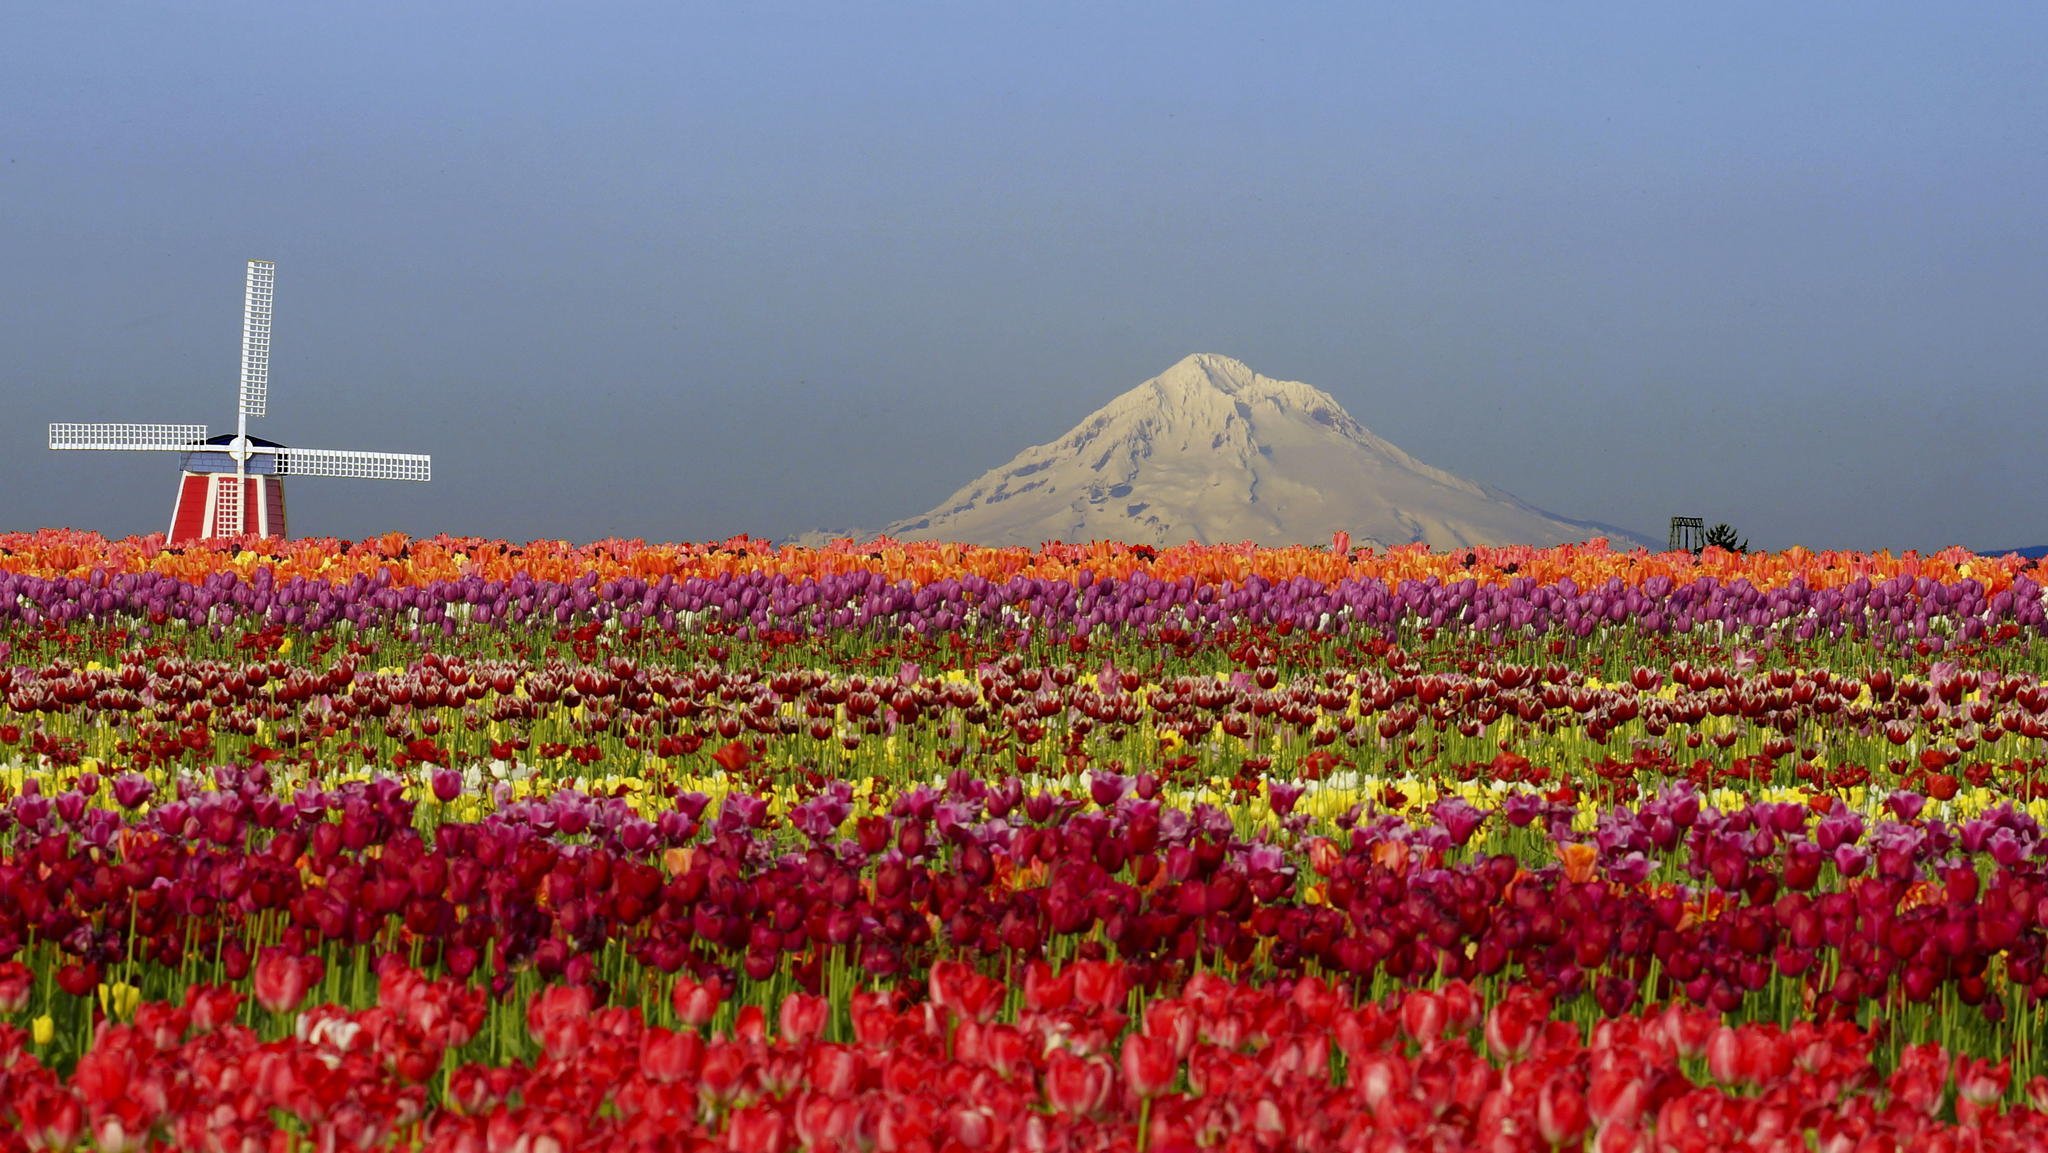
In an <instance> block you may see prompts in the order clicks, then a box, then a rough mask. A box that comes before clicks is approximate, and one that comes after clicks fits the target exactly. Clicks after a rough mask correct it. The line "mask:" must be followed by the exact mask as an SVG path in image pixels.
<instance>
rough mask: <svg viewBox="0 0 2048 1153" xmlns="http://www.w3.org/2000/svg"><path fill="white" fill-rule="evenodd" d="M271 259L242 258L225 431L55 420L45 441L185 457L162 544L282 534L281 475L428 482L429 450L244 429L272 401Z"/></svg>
mask: <svg viewBox="0 0 2048 1153" xmlns="http://www.w3.org/2000/svg"><path fill="white" fill-rule="evenodd" d="M276 280H277V266H276V265H274V264H272V263H271V262H269V261H267V260H252V261H250V262H249V280H248V285H247V288H246V290H245V293H244V295H243V297H242V384H241V402H240V404H238V405H237V406H236V410H235V432H234V435H233V436H217V437H213V438H211V439H209V438H208V437H207V435H206V426H205V425H203V424H53V425H51V426H50V447H51V448H58V449H101V450H105V449H139V450H147V451H154V452H175V453H180V454H182V455H183V458H184V464H183V475H182V476H181V477H180V479H179V481H178V501H177V504H176V505H174V506H173V507H172V510H171V531H170V533H169V536H168V540H167V543H169V544H173V545H181V544H188V543H190V542H192V541H197V540H206V539H208V538H210V537H239V536H244V535H253V536H277V537H281V536H283V535H284V482H283V479H282V478H284V477H287V476H345V477H355V478H358V479H361V480H428V479H430V478H431V477H432V475H433V461H432V459H431V458H429V457H426V456H421V455H418V454H416V453H406V452H357V451H354V450H351V449H332V448H286V447H285V446H283V445H281V444H279V443H277V442H276V441H274V440H265V439H263V438H262V437H255V436H250V435H249V418H250V417H252V416H262V415H263V413H264V410H265V408H266V407H267V406H268V404H269V399H270V310H271V292H272V289H273V287H274V286H275V284H276Z"/></svg>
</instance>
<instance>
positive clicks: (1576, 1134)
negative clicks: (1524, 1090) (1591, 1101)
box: [1536, 1075, 1588, 1146]
mask: <svg viewBox="0 0 2048 1153" xmlns="http://www.w3.org/2000/svg"><path fill="white" fill-rule="evenodd" d="M1587 1123H1588V1116H1587V1113H1586V1098H1585V1097H1584V1096H1583V1095H1581V1094H1580V1093H1579V1091H1578V1089H1577V1088H1576V1087H1574V1086H1573V1085H1572V1084H1570V1082H1569V1080H1568V1079H1567V1078H1566V1077H1564V1076H1562V1075H1560V1076H1555V1077H1552V1078H1551V1079H1550V1080H1548V1081H1545V1082H1544V1083H1543V1088H1542V1090H1540V1091H1539V1092H1538V1093H1537V1094H1536V1131H1537V1132H1538V1133H1540V1134H1542V1135H1543V1139H1544V1140H1545V1141H1548V1142H1550V1144H1551V1145H1553V1146H1556V1145H1565V1144H1569V1143H1571V1142H1575V1141H1577V1140H1579V1138H1581V1137H1583V1136H1585V1133H1586V1126H1587Z"/></svg>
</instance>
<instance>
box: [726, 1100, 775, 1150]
mask: <svg viewBox="0 0 2048 1153" xmlns="http://www.w3.org/2000/svg"><path fill="white" fill-rule="evenodd" d="M790 1136H791V1134H790V1132H789V1122H788V1121H786V1120H785V1119H784V1118H783V1116H782V1114H781V1113H780V1112H778V1111H777V1110H775V1109H774V1108H772V1107H770V1106H767V1105H749V1106H747V1107H746V1108H744V1109H737V1110H734V1112H733V1115H732V1116H731V1117H730V1118H728V1119H727V1121H726V1130H725V1147H726V1148H727V1149H729V1150H732V1153H783V1151H784V1150H786V1149H788V1148H790V1140H789V1139H790Z"/></svg>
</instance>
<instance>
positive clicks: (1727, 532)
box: [1706, 521, 1749, 552]
mask: <svg viewBox="0 0 2048 1153" xmlns="http://www.w3.org/2000/svg"><path fill="white" fill-rule="evenodd" d="M1706 546H1707V547H1708V548H1722V549H1727V550H1728V551H1729V552H1748V551H1749V540H1748V539H1747V538H1743V539H1741V540H1737V539H1736V536H1735V528H1734V526H1732V525H1730V524H1729V523H1728V522H1726V521H1722V522H1721V523H1719V524H1717V525H1715V526H1714V527H1712V528H1710V529H1708V530H1707V538H1706Z"/></svg>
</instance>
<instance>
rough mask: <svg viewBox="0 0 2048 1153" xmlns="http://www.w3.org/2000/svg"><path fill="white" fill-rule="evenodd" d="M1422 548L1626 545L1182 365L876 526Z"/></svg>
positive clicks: (1330, 419)
mask: <svg viewBox="0 0 2048 1153" xmlns="http://www.w3.org/2000/svg"><path fill="white" fill-rule="evenodd" d="M1340 530H1341V531H1344V532H1348V533H1350V534H1351V539H1352V541H1353V542H1354V543H1356V544H1376V545H1380V546H1383V547H1384V546H1388V545H1395V544H1404V543H1407V542H1410V541H1422V542H1425V543H1427V544H1428V545H1429V546H1430V547H1432V548H1435V549H1451V548H1458V547H1463V546H1469V545H1480V544H1535V545H1547V544H1561V543H1566V542H1570V541H1580V540H1586V539H1589V538H1592V537H1595V536H1609V537H1613V538H1615V541H1614V543H1615V544H1616V546H1617V547H1628V546H1630V545H1633V544H1639V543H1645V542H1644V541H1643V540H1642V539H1641V538H1639V537H1635V536H1634V535H1633V534H1627V533H1622V532H1620V531H1618V530H1615V529H1612V528H1607V527H1605V526H1601V525H1596V524H1590V523H1584V522H1577V521H1571V520H1567V519H1564V518H1562V517H1559V516H1556V515H1554V514H1552V513H1548V512H1545V511H1543V510H1542V509H1539V508H1535V507H1533V506H1531V505H1529V504H1526V503H1524V502H1522V501H1520V500H1517V499H1516V498H1514V497H1513V496H1510V495H1508V494H1507V493H1504V492H1501V491H1499V490H1497V489H1492V488H1488V487H1486V486H1484V485H1480V484H1477V483H1474V482H1473V481H1470V480H1466V479H1465V478H1463V477H1460V476H1457V475H1454V474H1452V473H1449V472H1445V471H1444V470H1443V469H1440V468H1433V467H1431V466H1429V465H1426V464H1423V463H1422V462H1421V461H1418V460H1416V459H1415V458H1414V457H1412V456H1409V455H1408V454H1407V453H1405V452H1403V451H1401V449H1399V448H1398V447H1396V446H1394V445H1393V444H1390V443H1388V442H1387V441H1385V440H1383V439H1381V438H1380V437H1378V436H1375V435H1374V434H1373V433H1372V431H1371V430H1370V429H1368V428H1366V427H1365V426H1364V425H1362V424H1360V423H1358V421H1356V420H1354V419H1352V417H1351V414H1350V413H1347V412H1345V411H1344V406H1342V405H1340V404H1338V403H1337V401H1336V400H1335V399H1333V398H1332V397H1331V396H1330V394H1329V393H1326V392H1324V391H1322V390H1321V389H1318V388H1314V387H1312V386H1310V385H1306V384H1302V383H1300V382H1299V381H1288V380H1273V379H1271V378H1270V377H1265V376H1260V375H1259V374H1258V373H1256V372H1253V371H1252V370H1251V369H1250V368H1248V367H1246V366H1245V365H1244V364H1242V363H1240V362H1238V361H1235V360H1232V359H1230V358H1229V357H1226V356H1215V355H1208V354H1203V355H1196V356H1190V357H1188V358H1187V359H1185V360H1182V361H1181V362H1180V363H1178V364H1176V365H1174V366H1173V367H1172V368H1169V369H1167V370H1166V371H1165V372H1163V373H1160V374H1159V375H1158V376H1155V377H1153V378H1152V379H1151V380H1148V381H1146V382H1145V383H1143V384H1141V385H1139V386H1137V387H1136V388H1134V389H1131V390H1130V391H1129V392H1126V393H1124V394H1123V395H1121V396H1119V397H1117V398H1116V399H1115V400H1112V401H1110V402H1109V403H1108V404H1106V405H1104V406H1103V407H1102V408H1100V409H1098V410H1096V411H1095V412H1094V413H1093V414H1092V415H1090V416H1089V417H1088V418H1087V419H1086V420H1083V421H1082V422H1081V423H1080V424H1078V425H1076V426H1075V427H1074V429H1073V431H1071V432H1069V433H1067V434H1066V435H1065V436H1063V437H1061V438H1059V439H1058V440H1055V441H1053V442H1052V443H1050V444H1042V445H1038V446H1036V447H1033V448H1027V449H1025V450H1024V451H1023V452H1021V453H1019V454H1017V456H1016V458H1015V459H1013V460H1011V461H1010V462H1009V463H1008V464H1005V465H1002V466H1001V467H999V468H995V469H991V470H990V471H988V472H986V473H984V474H982V475H981V476H980V477H978V478H977V479H975V480H974V481H973V482H972V483H970V484H968V485H967V486H966V487H964V488H962V489H961V490H960V491H958V492H956V493H954V494H953V495H952V497H951V498H949V499H948V500H946V501H945V502H944V503H943V504H941V505H939V506H938V507H937V508H934V509H932V510H931V511H930V512H927V513H925V514H924V515H922V516H916V517H911V518H909V519H907V520H902V521H898V522H896V523H895V524H892V525H890V526H889V527H888V528H887V529H885V530H883V531H884V532H885V533H886V535H888V536H892V537H895V538H897V539H899V540H948V541H960V542H962V543H968V544H983V545H1037V544H1040V543H1042V542H1044V541H1048V540H1065V541H1084V540H1105V539H1106V540H1122V541H1128V542H1131V543H1138V544H1152V545H1172V544H1181V543H1184V542H1187V541H1190V540H1193V541H1198V542H1203V543H1218V542H1226V541H1253V542H1256V543H1258V544H1262V545H1284V544H1313V543H1326V542H1328V541H1329V540H1330V537H1331V534H1332V533H1334V532H1337V531H1340Z"/></svg>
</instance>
